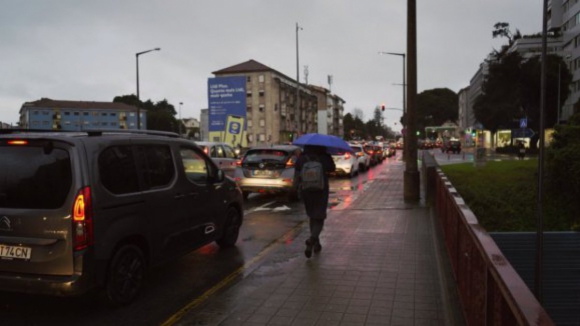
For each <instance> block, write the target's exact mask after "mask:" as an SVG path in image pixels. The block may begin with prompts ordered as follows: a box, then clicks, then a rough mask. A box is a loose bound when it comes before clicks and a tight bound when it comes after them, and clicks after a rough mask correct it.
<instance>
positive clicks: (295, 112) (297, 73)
mask: <svg viewBox="0 0 580 326" xmlns="http://www.w3.org/2000/svg"><path fill="white" fill-rule="evenodd" d="M299 30H302V27H300V26H298V23H296V103H295V105H294V107H295V110H294V114H295V115H296V116H295V120H296V134H295V135H294V137H295V138H294V139H293V140H295V139H296V138H297V136H298V133H299V132H300V64H299V61H300V60H299V58H300V54H299V51H298V31H299Z"/></svg>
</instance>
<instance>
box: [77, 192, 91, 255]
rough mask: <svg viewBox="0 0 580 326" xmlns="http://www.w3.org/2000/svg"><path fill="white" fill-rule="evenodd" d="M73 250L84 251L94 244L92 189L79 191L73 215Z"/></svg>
mask: <svg viewBox="0 0 580 326" xmlns="http://www.w3.org/2000/svg"><path fill="white" fill-rule="evenodd" d="M72 216H73V218H72V223H73V225H72V231H73V232H72V233H73V248H74V250H75V251H77V250H82V249H85V248H87V247H88V246H90V245H92V244H93V205H92V200H91V188H90V187H84V188H82V189H81V190H79V192H78V194H77V197H76V198H75V202H74V206H73V213H72Z"/></svg>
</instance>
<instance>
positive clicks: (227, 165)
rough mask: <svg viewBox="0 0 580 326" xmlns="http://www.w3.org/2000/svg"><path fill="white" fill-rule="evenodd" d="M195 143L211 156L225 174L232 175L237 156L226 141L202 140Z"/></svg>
mask: <svg viewBox="0 0 580 326" xmlns="http://www.w3.org/2000/svg"><path fill="white" fill-rule="evenodd" d="M195 143H196V144H197V146H199V147H201V149H202V150H203V151H204V153H206V154H207V155H208V156H209V157H211V159H212V161H214V163H215V164H216V165H217V166H218V168H220V169H222V170H223V171H224V173H225V174H226V175H227V176H229V177H233V175H234V170H235V169H236V163H237V161H238V160H239V157H238V155H237V154H236V152H235V150H234V149H233V148H232V147H231V146H230V145H228V144H226V143H219V142H203V141H199V142H195Z"/></svg>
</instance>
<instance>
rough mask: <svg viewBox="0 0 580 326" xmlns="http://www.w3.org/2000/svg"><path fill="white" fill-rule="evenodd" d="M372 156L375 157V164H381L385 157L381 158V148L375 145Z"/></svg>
mask: <svg viewBox="0 0 580 326" xmlns="http://www.w3.org/2000/svg"><path fill="white" fill-rule="evenodd" d="M373 153H374V154H373V155H375V156H376V157H377V162H378V163H382V162H383V160H384V159H385V157H384V156H383V146H382V145H379V144H377V143H374V144H373Z"/></svg>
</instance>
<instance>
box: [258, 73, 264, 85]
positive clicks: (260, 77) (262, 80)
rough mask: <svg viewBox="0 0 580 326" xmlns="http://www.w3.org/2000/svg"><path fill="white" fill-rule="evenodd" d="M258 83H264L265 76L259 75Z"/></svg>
mask: <svg viewBox="0 0 580 326" xmlns="http://www.w3.org/2000/svg"><path fill="white" fill-rule="evenodd" d="M258 82H260V83H263V82H264V75H259V76H258Z"/></svg>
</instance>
